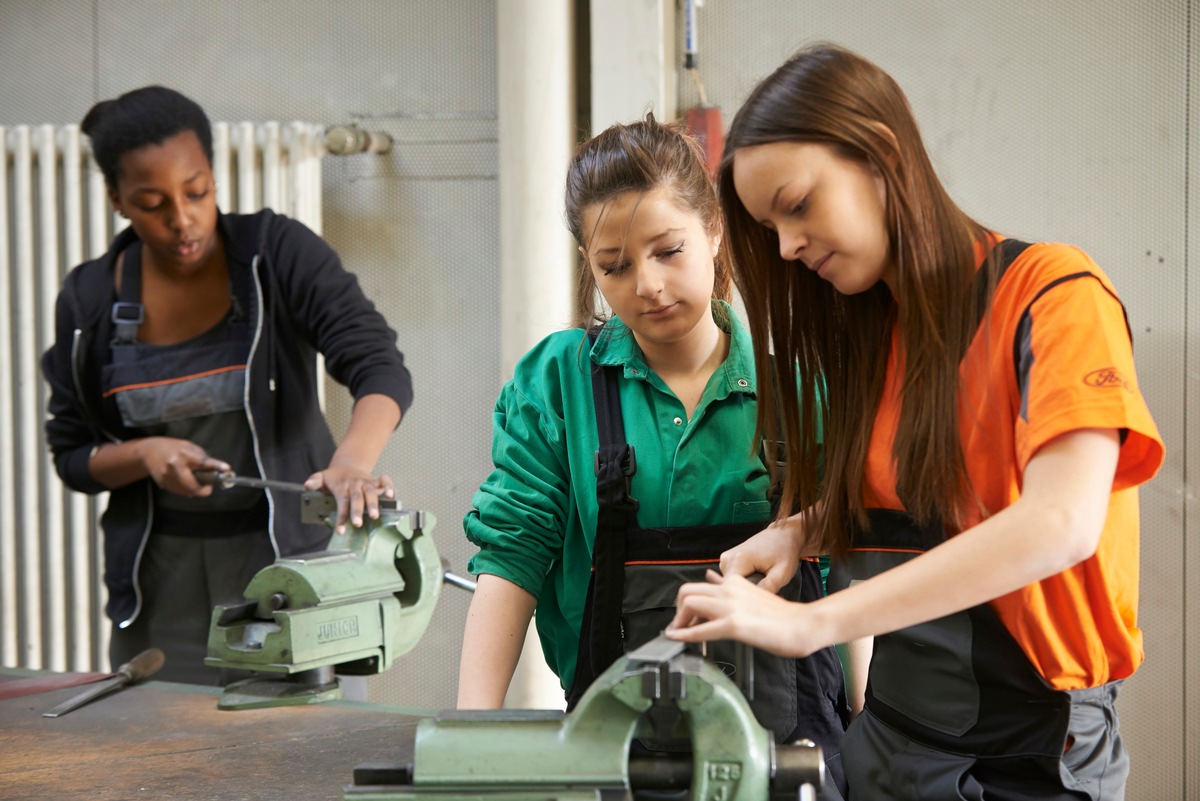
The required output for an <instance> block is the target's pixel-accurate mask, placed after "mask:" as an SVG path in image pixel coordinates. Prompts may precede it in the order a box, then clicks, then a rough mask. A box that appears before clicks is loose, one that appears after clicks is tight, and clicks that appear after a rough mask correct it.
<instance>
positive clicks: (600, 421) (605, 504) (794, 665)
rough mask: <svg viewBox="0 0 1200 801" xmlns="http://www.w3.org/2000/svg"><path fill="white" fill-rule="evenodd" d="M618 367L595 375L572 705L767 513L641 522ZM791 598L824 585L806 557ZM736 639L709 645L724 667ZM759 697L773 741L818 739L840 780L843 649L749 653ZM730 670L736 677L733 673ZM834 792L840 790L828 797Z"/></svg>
mask: <svg viewBox="0 0 1200 801" xmlns="http://www.w3.org/2000/svg"><path fill="white" fill-rule="evenodd" d="M619 370H620V368H618V367H606V368H598V369H597V371H596V372H594V373H593V394H594V396H595V399H596V422H597V429H598V433H599V442H600V447H599V450H598V451H597V453H596V475H597V477H596V493H597V500H598V501H599V515H598V518H597V525H596V537H595V543H594V545H593V557H592V577H591V581H590V582H589V584H588V591H587V601H586V604H585V607H584V613H583V626H582V631H581V634H580V640H579V651H578V656H577V659H576V666H575V677H574V681H573V682H572V685H571V689H570V690H569V691H568V693H567V701H568V708H572V707H573V706H574V704H575V703H576V702H577V701H578V700H579V698H580V697H581V696H582V695H583V692H584V691H585V690H586V689H587V687H588V686H589V685H590V684H591V683H592V682H593V681H594V680H595V678H596V677H597V676H598V675H600V673H602V672H603V671H604V670H605V669H606V668H608V666H609V665H611V664H612V663H613V662H614V661H615V660H616V659H617V658H619V657H620V656H621V655H622V654H623V653H624V652H625V651H627V650H631V649H633V648H636V647H637V646H639V645H641V644H643V643H645V642H647V641H649V640H651V639H653V638H654V637H655V636H657V635H658V634H659V633H660V632H661V631H662V630H663V629H664V628H665V627H666V626H667V624H668V623H670V621H671V619H672V618H673V617H674V614H675V597H676V593H677V591H678V589H679V586H680V585H681V584H683V583H685V582H688V581H703V580H704V574H705V571H706V570H709V569H713V570H718V569H719V566H720V556H721V553H722V552H723V551H725V550H728V549H729V548H731V547H733V546H734V545H737V544H738V543H741V542H744V541H745V540H746V539H747V538H748V537H750V536H752V535H753V534H756V533H758V532H759V531H761V530H762V528H763V527H764V526H765V524H766V521H763V522H757V523H735V524H725V525H712V526H679V527H671V528H667V527H661V528H641V527H640V526H639V525H638V522H637V501H636V500H634V499H633V498H632V497H631V496H630V493H629V486H630V480H631V478H632V476H633V474H634V472H635V471H636V469H637V463H636V457H635V455H634V449H633V447H632V446H631V445H629V444H628V443H627V442H626V440H625V432H624V426H623V423H622V420H621V409H620V399H619V396H618V392H617V376H618V375H619ZM779 594H780V596H781V597H784V598H786V599H787V600H790V601H814V600H816V599H818V598H820V597H822V596H823V595H824V594H825V593H824V586H823V583H822V581H821V572H820V567H819V564H818V563H817V562H815V561H804V562H802V563H801V564H800V567H799V569H798V570H797V571H796V575H795V577H793V579H792V580H791V582H789V583H788V585H787V586H786V587H784V588H783V589H782V590H780V593H779ZM735 648H736V646H735V645H734V644H733V643H731V642H718V643H713V644H711V645H710V647H709V656H710V657H711V658H712V659H713V661H715V662H717V663H718V664H720V665H721V666H722V667H723V668H724V669H725V670H726V672H727V673H732V671H733V668H734V666H735V664H736V658H735ZM753 671H754V674H753V675H754V679H753V688H754V693H753V694H754V697H753V698H752V699H750V706H751V708H752V709H753V711H754V714H755V716H756V717H757V718H758V720H759V722H760V723H762V725H763V726H764V727H765V728H768V729H770V730H771V731H772V733H773V734H774V735H775V739H776V741H777V742H792V741H794V740H795V739H797V738H800V737H807V738H808V739H810V740H812V741H814V742H816V743H817V744H818V745H820V746H821V747H822V748H823V749H824V752H825V757H826V761H827V763H829V765H830V779H829V780H827V785H835V784H840V783H841V770H840V767H839V765H838V754H839V752H840V750H841V740H842V736H843V733H844V730H845V721H846V718H847V716H848V711H849V709H848V704H847V701H846V693H845V681H844V677H843V674H842V668H841V663H840V661H839V659H838V656H837V652H836V650H835V649H833V648H826V649H823V650H821V651H818V652H817V653H815V654H813V655H812V656H809V657H808V658H806V659H789V658H783V657H777V656H774V655H772V654H769V653H767V652H765V651H759V650H757V649H755V650H754V651H753ZM733 678H736V676H735V677H733ZM672 722H673V721H671V720H667V719H666V718H663V719H658V720H656V721H655V724H656V733H657V734H658V735H660V736H656V737H655V738H643V740H642V742H643V743H644V744H645V745H647V746H648V747H650V748H651V749H659V750H674V749H675V748H676V747H678V744H677V743H675V744H673V743H671V742H670V740H669V738H667V737H664V736H662V735H665V734H666V732H664V731H663V729H664V728H670V726H671V724H672ZM823 797H825V798H831V799H833V798H838V797H840V796H839V794H838V793H836V792H831V793H829V794H827V795H823Z"/></svg>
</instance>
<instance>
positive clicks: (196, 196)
mask: <svg viewBox="0 0 1200 801" xmlns="http://www.w3.org/2000/svg"><path fill="white" fill-rule="evenodd" d="M206 197H208V190H207V189H205V190H204V191H203V192H196V193H194V194H191V195H188V200H191V201H193V202H195V201H200V200H204V198H206ZM161 208H162V204H161V203H159V204H157V205H154V206H142V211H147V212H149V211H158V210H159V209H161Z"/></svg>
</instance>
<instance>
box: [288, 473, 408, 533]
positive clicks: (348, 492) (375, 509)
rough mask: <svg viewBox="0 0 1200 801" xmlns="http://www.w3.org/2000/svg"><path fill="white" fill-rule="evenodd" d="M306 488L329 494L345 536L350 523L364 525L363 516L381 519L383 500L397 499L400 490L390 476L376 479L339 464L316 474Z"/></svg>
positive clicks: (338, 523)
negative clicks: (335, 505) (380, 508)
mask: <svg viewBox="0 0 1200 801" xmlns="http://www.w3.org/2000/svg"><path fill="white" fill-rule="evenodd" d="M304 488H305V489H307V490H313V491H323V492H328V493H329V494H330V495H332V496H333V497H334V500H335V501H336V502H337V520H336V522H335V524H334V525H335V526H336V528H337V532H338V533H339V534H341V533H342V532H344V531H345V530H346V521H349V522H350V523H351V524H353V525H354V526H361V525H362V524H363V513H364V511H365V512H366V514H367V516H369V517H370V518H371V519H372V520H378V519H379V499H380V498H389V499H390V498H394V497H395V496H396V491H395V489H394V488H393V487H392V479H391V478H389V477H388V476H379V477H378V478H372V477H371V476H370V475H369V474H367V473H364V472H363V471H361V470H359V469H356V468H353V467H346V466H342V465H338V464H331V465H329V467H327V468H325V469H324V470H321V471H320V472H317V473H313V474H312V475H311V476H309V477H308V480H307V481H305V482H304Z"/></svg>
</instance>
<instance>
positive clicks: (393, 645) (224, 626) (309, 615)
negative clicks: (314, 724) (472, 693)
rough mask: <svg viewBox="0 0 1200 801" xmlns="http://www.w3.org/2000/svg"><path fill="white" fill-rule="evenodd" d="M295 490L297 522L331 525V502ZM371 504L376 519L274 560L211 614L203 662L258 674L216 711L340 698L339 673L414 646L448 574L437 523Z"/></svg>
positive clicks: (230, 690) (365, 668)
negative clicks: (234, 599)
mask: <svg viewBox="0 0 1200 801" xmlns="http://www.w3.org/2000/svg"><path fill="white" fill-rule="evenodd" d="M230 480H231V479H230ZM245 481H246V482H249V481H256V482H261V479H245ZM276 483H278V482H276ZM296 487H298V488H299V491H300V493H301V497H300V503H301V508H302V519H303V520H304V522H306V523H325V524H327V525H329V526H330V527H331V528H333V523H334V520H335V519H336V505H335V502H334V499H333V498H332V497H331V496H329V495H326V494H323V493H317V492H308V491H305V490H304V488H303V486H302V485H296ZM273 488H275V489H285V490H288V489H293V488H292V487H278V486H275V487H273ZM379 506H380V509H379V518H378V519H375V520H372V519H370V518H364V520H363V524H362V525H361V526H354V525H352V524H347V525H346V527H345V529H344V531H343V532H342V533H337V532H336V529H335V533H334V534H333V536H332V538H331V539H330V541H329V544H328V546H327V547H326V549H325V550H323V551H319V552H315V553H309V554H302V555H296V556H290V557H283V558H279V559H276V560H275V562H273V563H272V564H270V565H267V566H266V567H264V568H263V569H262V570H260V571H259V572H258V573H257V574H255V576H254V578H253V579H251V581H250V583H249V585H248V586H247V587H246V590H245V593H244V600H243V601H241V602H240V603H234V604H228V605H218V606H217V607H216V608H215V609H214V610H213V615H212V624H211V626H210V628H209V636H208V657H207V658H206V659H205V660H204V661H205V664H207V665H211V666H213V667H219V668H229V669H234V670H247V671H256V672H258V673H261V674H265V675H258V676H255V677H252V678H249V679H245V680H243V681H238V682H235V683H233V684H230V685H229V686H228V687H226V688H225V691H224V694H223V695H222V697H221V700H220V701H219V703H218V706H220V707H221V708H222V709H248V708H256V707H267V706H282V705H289V704H311V703H317V702H320V701H326V700H331V699H336V698H341V697H342V688H341V683H340V682H339V681H338V679H337V676H336V674H337V673H341V674H343V675H369V674H374V673H381V672H383V671H384V670H387V669H388V668H389V667H390V666H391V664H392V662H393V660H394V659H395V658H396V657H397V656H400V655H401V654H404V653H406V652H407V651H409V650H411V649H412V648H413V646H415V645H416V644H417V641H418V640H420V638H421V636H422V634H424V632H425V629H426V627H427V626H428V624H429V620H430V617H431V616H432V615H433V609H434V606H435V605H436V603H437V599H438V595H439V593H440V591H441V586H442V583H443V581H444V580H445V577H446V576H445V568H444V565H443V563H442V561H441V560H440V559H439V558H438V553H437V549H436V547H435V546H434V543H433V538H432V536H431V532H432V530H433V526H434V523H435V522H436V521H435V518H434V516H433V515H432V514H430V513H428V512H424V511H419V510H411V509H402V508H398V505H397V503H396V502H395V501H388V500H382V499H381V500H380V502H379Z"/></svg>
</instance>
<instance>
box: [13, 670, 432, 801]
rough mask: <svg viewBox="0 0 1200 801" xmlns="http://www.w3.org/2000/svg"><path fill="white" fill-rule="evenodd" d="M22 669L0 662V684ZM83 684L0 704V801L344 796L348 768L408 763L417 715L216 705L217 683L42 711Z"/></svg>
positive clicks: (364, 708)
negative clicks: (49, 713)
mask: <svg viewBox="0 0 1200 801" xmlns="http://www.w3.org/2000/svg"><path fill="white" fill-rule="evenodd" d="M28 675H31V673H30V671H16V670H7V669H4V668H0V682H3V681H7V680H11V679H15V678H19V677H22V676H28ZM85 686H86V685H85ZM81 689H82V688H80V687H70V688H65V689H60V690H52V691H49V692H43V693H39V694H36V695H27V696H23V697H19V698H11V699H7V700H0V798H3V799H6V801H7V800H8V799H12V800H13V801H18V800H24V799H30V801H33V800H34V799H37V801H44V799H49V798H55V799H74V798H80V799H83V798H87V799H95V801H108V800H110V799H111V801H130V799H137V798H146V799H151V798H153V799H197V800H198V801H207V800H208V799H212V800H213V801H217V799H219V800H220V801H241V800H242V799H245V801H274V800H275V799H278V801H307V799H313V800H314V801H316V799H321V801H340V799H341V797H342V789H343V788H344V787H345V786H346V785H348V784H351V783H352V780H353V772H354V768H355V766H357V765H359V764H361V763H364V762H407V761H410V760H411V759H412V754H413V735H414V730H415V728H416V724H417V721H418V720H419V719H420V715H421V711H420V710H413V709H406V708H401V707H388V706H382V705H378V704H367V703H360V702H354V701H334V702H329V703H325V704H312V705H308V706H293V707H284V708H275V709H251V710H238V711H223V710H219V709H217V699H218V696H219V695H220V690H219V689H218V688H215V687H214V688H208V687H197V686H191V685H184V684H170V683H164V682H155V681H149V682H146V683H145V684H140V685H135V686H131V687H126V688H124V689H122V690H120V691H118V692H116V693H115V694H113V695H110V696H106V697H104V698H102V699H99V700H97V701H94V702H92V703H90V704H88V705H86V706H83V707H80V708H79V709H76V710H74V711H73V712H71V713H70V714H68V715H64V716H63V717H60V718H44V717H42V713H43V712H45V711H46V710H47V709H50V708H51V707H53V706H55V705H56V704H58V703H60V702H62V701H64V700H66V699H67V698H70V697H71V696H72V695H74V694H76V693H78V692H80V690H81Z"/></svg>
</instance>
